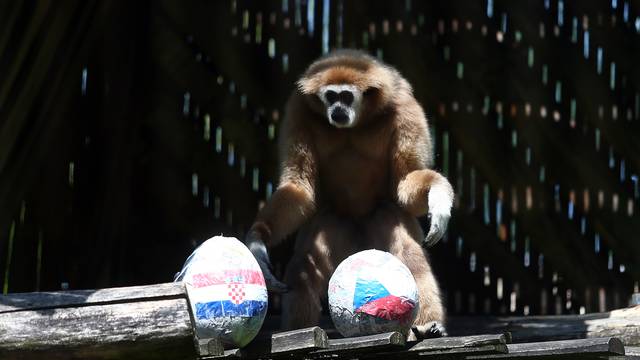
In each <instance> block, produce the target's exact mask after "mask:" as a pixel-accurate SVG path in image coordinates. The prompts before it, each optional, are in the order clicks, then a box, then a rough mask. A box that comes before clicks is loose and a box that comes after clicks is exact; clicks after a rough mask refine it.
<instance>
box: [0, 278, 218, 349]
mask: <svg viewBox="0 0 640 360" xmlns="http://www.w3.org/2000/svg"><path fill="white" fill-rule="evenodd" d="M207 349H208V348H207ZM213 350H215V349H213ZM197 352H198V351H197V348H196V344H195V343H194V331H193V327H192V322H191V315H190V309H189V304H188V301H187V298H186V293H185V292H184V287H183V286H182V284H178V283H176V284H174V283H171V284H160V285H151V286H135V287H130V288H113V289H103V290H95V291H94V290H81V291H65V292H50V293H27V294H11V295H5V296H1V297H0V358H2V359H5V358H8V359H16V358H17V359H22V358H28V359H75V358H78V359H80V358H82V359H112V358H144V359H166V358H171V359H182V358H191V359H193V358H195V357H196V356H197ZM220 352H221V351H220Z"/></svg>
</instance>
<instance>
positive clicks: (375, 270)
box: [329, 250, 419, 337]
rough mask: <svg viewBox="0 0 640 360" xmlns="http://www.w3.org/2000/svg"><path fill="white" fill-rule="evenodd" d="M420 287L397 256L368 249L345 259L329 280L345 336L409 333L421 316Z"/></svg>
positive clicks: (331, 303)
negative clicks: (418, 315)
mask: <svg viewBox="0 0 640 360" xmlns="http://www.w3.org/2000/svg"><path fill="white" fill-rule="evenodd" d="M418 307H419V302H418V288H417V285H416V281H415V279H414V278H413V275H412V274H411V272H410V271H409V269H408V268H407V267H406V266H405V265H404V264H403V263H402V262H401V261H400V260H399V259H398V258H396V257H395V256H393V255H391V254H390V253H388V252H384V251H379V250H365V251H361V252H359V253H356V254H354V255H351V256H349V257H348V258H347V259H345V260H344V261H343V262H342V263H340V265H339V266H338V268H337V269H336V271H335V272H334V273H333V275H332V276H331V280H329V312H330V314H331V319H332V320H333V323H334V325H335V326H336V329H337V330H338V331H339V332H340V334H342V336H345V337H351V336H364V335H373V334H379V333H384V332H389V331H399V332H401V333H404V334H407V333H408V331H409V329H410V328H411V325H412V324H413V321H414V320H415V318H416V316H417V314H418Z"/></svg>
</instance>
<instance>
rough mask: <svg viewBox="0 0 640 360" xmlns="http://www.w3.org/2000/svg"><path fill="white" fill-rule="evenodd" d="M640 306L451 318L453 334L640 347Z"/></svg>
mask: <svg viewBox="0 0 640 360" xmlns="http://www.w3.org/2000/svg"><path fill="white" fill-rule="evenodd" d="M638 324H640V306H634V307H630V308H625V309H618V310H614V311H610V312H605V313H592V314H585V315H552V316H522V317H480V316H478V317H472V316H469V317H452V318H450V319H449V321H448V324H447V330H449V333H450V334H455V335H471V334H472V333H476V334H477V333H496V332H510V333H511V335H512V337H513V341H514V342H532V341H549V340H569V339H582V338H597V337H618V338H620V339H621V340H622V341H623V342H624V344H625V345H640V326H638Z"/></svg>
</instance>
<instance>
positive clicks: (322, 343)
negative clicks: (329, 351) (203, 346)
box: [207, 326, 329, 358]
mask: <svg viewBox="0 0 640 360" xmlns="http://www.w3.org/2000/svg"><path fill="white" fill-rule="evenodd" d="M328 343H329V342H328V338H327V333H325V332H324V330H322V329H321V328H320V327H318V326H314V327H310V328H305V329H299V330H292V331H285V332H277V333H272V334H263V335H258V337H257V338H256V339H254V340H253V341H252V342H251V343H250V344H249V345H247V346H246V347H245V348H242V349H232V350H227V351H225V352H224V355H223V356H219V357H207V358H235V357H241V358H259V357H264V356H269V357H274V356H275V357H278V356H287V355H290V354H298V353H304V352H310V351H313V350H318V349H325V348H327V346H328Z"/></svg>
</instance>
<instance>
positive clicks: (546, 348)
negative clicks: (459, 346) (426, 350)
mask: <svg viewBox="0 0 640 360" xmlns="http://www.w3.org/2000/svg"><path fill="white" fill-rule="evenodd" d="M507 350H508V353H507V354H497V355H486V356H482V357H476V356H471V357H468V359H505V358H509V359H511V358H521V357H523V358H538V357H570V356H574V357H579V358H593V357H600V356H616V355H625V349H624V345H623V344H622V341H620V339H618V338H613V337H606V338H592V339H579V340H558V341H543V342H534V343H523V344H508V345H507Z"/></svg>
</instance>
